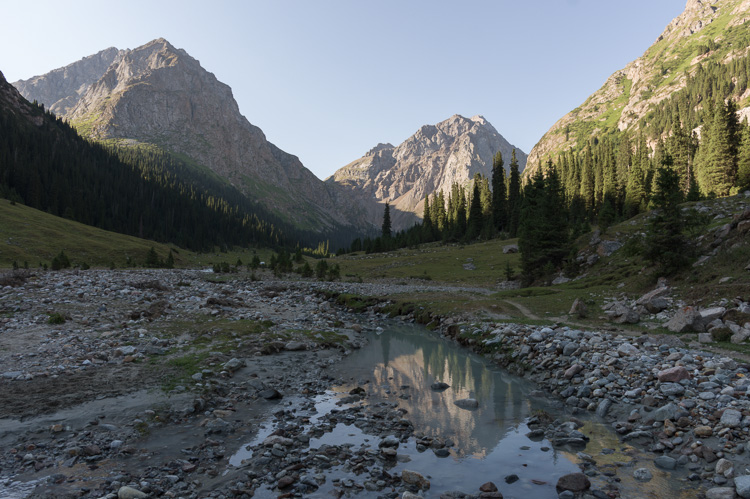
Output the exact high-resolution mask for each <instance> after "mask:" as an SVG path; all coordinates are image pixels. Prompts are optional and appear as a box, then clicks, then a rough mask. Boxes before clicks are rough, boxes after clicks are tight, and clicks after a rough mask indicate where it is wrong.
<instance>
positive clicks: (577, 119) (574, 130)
mask: <svg viewBox="0 0 750 499" xmlns="http://www.w3.org/2000/svg"><path fill="white" fill-rule="evenodd" d="M748 20H750V0H688V1H687V4H686V6H685V10H684V11H683V13H682V14H680V15H679V16H677V17H676V18H675V19H674V20H672V22H671V23H669V25H668V26H667V27H666V28H665V29H664V32H663V33H662V34H661V35H660V36H659V37H658V38H657V39H656V41H655V42H654V43H653V45H651V47H650V48H649V49H648V50H646V52H645V53H644V54H643V55H642V56H641V57H639V58H638V59H636V60H635V61H633V62H631V63H629V64H628V65H627V66H625V67H624V68H623V69H621V70H619V71H616V72H615V73H614V74H612V75H611V76H610V77H609V78H608V79H607V81H606V82H605V83H604V85H603V86H602V87H601V88H600V89H599V90H597V91H596V92H594V93H593V94H592V95H591V96H590V97H588V99H586V101H585V102H584V103H583V104H581V105H580V106H579V107H577V108H576V109H574V110H573V111H571V112H569V113H568V114H566V115H565V116H563V117H562V118H560V119H559V120H558V121H557V122H556V123H555V124H554V125H553V126H552V127H551V128H550V129H549V130H548V131H547V132H546V133H545V134H544V136H542V138H541V139H540V140H539V142H538V143H537V144H536V145H535V146H534V147H533V149H532V150H531V152H530V153H529V168H527V169H526V172H525V176H530V175H532V174H533V173H534V171H535V169H536V167H537V166H538V164H539V162H540V161H541V162H542V163H544V162H545V161H546V160H547V158H548V157H552V159H553V160H554V159H555V157H556V156H557V154H558V153H560V152H562V151H564V150H567V149H571V148H573V149H576V148H578V147H580V146H581V145H582V144H585V143H586V141H587V140H588V138H590V137H592V136H595V135H603V134H605V133H607V132H610V131H613V130H619V131H623V130H630V131H633V130H637V128H638V123H639V122H640V120H641V119H642V118H644V117H645V116H646V115H647V113H648V112H649V110H650V109H651V107H652V106H653V105H654V104H657V103H659V102H661V101H662V100H664V99H666V98H668V97H670V96H671V95H672V94H673V93H675V92H677V91H679V90H681V89H683V88H684V87H685V82H686V76H685V74H686V72H687V73H691V72H693V71H695V69H696V67H697V66H698V64H700V63H705V62H706V61H709V60H710V61H717V62H727V61H729V60H731V59H732V58H734V57H739V56H743V55H745V54H747V53H748V50H750V48H749V47H747V45H746V44H744V43H735V42H734V38H733V39H730V37H736V39H737V41H740V38H741V37H742V36H744V35H743V34H742V33H743V31H744V30H747V29H748V28H747V27H746V26H743V25H744V24H745V23H746V22H747V21H748ZM733 28H738V29H734V30H733ZM732 30H733V32H732V34H731V35H729V34H728V33H729V32H730V31H732ZM712 43H718V45H720V47H719V48H718V49H711V50H709V51H707V52H704V53H701V52H702V51H700V50H698V48H699V46H700V45H710V44H712Z"/></svg>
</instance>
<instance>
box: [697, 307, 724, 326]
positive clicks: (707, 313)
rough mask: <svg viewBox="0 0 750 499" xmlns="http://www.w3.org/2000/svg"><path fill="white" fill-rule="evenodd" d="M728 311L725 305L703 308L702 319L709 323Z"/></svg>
mask: <svg viewBox="0 0 750 499" xmlns="http://www.w3.org/2000/svg"><path fill="white" fill-rule="evenodd" d="M726 311H727V309H726V308H724V307H711V308H706V309H703V310H701V311H700V312H699V315H700V321H701V322H702V323H703V324H708V323H709V322H711V321H713V320H715V319H721V317H722V316H723V315H724V313H725V312H726Z"/></svg>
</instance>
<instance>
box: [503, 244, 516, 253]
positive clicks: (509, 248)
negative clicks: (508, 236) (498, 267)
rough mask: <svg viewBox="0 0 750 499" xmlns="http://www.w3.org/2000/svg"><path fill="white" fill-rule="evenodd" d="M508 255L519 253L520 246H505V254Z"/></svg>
mask: <svg viewBox="0 0 750 499" xmlns="http://www.w3.org/2000/svg"><path fill="white" fill-rule="evenodd" d="M508 253H518V245H517V244H507V245H505V246H503V254H506V255H507V254H508Z"/></svg>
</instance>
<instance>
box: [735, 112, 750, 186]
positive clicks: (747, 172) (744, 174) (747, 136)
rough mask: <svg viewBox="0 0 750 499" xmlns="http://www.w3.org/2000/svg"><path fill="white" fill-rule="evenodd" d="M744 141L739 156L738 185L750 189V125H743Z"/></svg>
mask: <svg viewBox="0 0 750 499" xmlns="http://www.w3.org/2000/svg"><path fill="white" fill-rule="evenodd" d="M741 135H742V142H741V144H740V149H739V154H738V156H737V186H738V187H739V189H740V190H745V189H750V126H748V124H747V122H745V123H744V124H743V126H742V131H741Z"/></svg>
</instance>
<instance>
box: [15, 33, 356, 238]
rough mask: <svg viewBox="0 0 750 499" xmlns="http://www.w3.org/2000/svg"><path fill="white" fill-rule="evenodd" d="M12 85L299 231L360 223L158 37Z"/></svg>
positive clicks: (210, 79)
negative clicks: (186, 167) (190, 168)
mask: <svg viewBox="0 0 750 499" xmlns="http://www.w3.org/2000/svg"><path fill="white" fill-rule="evenodd" d="M110 57H111V61H110V63H109V64H106V62H107V61H108V60H109V58H110ZM105 64H106V67H105ZM102 68H103V69H102ZM97 73H99V74H98V76H97ZM16 86H17V88H19V90H21V92H22V93H23V94H24V96H25V97H26V98H27V99H30V100H33V99H36V100H37V101H39V102H42V103H44V104H45V105H46V106H48V107H50V109H53V110H54V109H57V110H59V111H60V115H62V116H63V117H64V118H65V119H67V120H69V121H70V122H71V123H72V124H73V125H74V126H76V128H77V129H78V130H79V132H80V133H82V134H83V135H86V136H88V137H90V138H93V139H96V140H101V141H114V142H117V143H119V144H120V145H135V144H138V143H145V144H152V145H156V146H158V147H160V148H163V149H165V150H168V151H170V152H172V153H176V154H178V155H180V156H181V157H183V158H188V160H189V161H190V162H192V163H193V164H194V166H195V167H197V168H208V169H210V170H211V171H213V172H214V173H216V174H217V175H218V176H220V177H222V178H224V179H226V181H228V182H229V183H231V184H232V185H234V186H235V187H237V188H238V189H240V190H241V191H242V192H244V193H245V194H246V195H247V196H249V197H251V198H252V199H256V200H258V201H259V202H261V203H262V204H264V205H265V206H267V207H268V208H270V209H272V210H273V211H275V212H277V213H278V214H279V215H280V216H282V217H284V218H286V219H288V220H289V221H291V222H293V223H295V224H296V225H298V226H300V227H303V228H306V229H313V230H315V229H319V230H324V229H328V228H331V227H334V226H337V225H339V226H340V225H349V224H351V223H361V222H362V216H361V210H359V211H358V210H356V209H355V206H356V204H355V203H354V202H353V201H352V200H349V199H348V198H347V196H346V195H345V194H337V193H335V192H332V191H331V188H330V187H329V186H326V185H325V184H324V183H323V182H322V181H321V180H319V179H318V178H317V177H315V175H314V174H313V173H312V172H310V171H309V170H308V169H306V168H305V167H304V166H303V165H302V163H301V162H300V161H299V159H298V158H297V157H296V156H293V155H291V154H288V153H286V152H284V151H282V150H281V149H279V148H277V147H276V146H274V145H273V144H271V143H270V142H268V141H267V140H266V137H265V135H264V134H263V131H262V130H261V129H260V128H258V127H257V126H254V125H252V124H250V123H249V122H248V120H247V119H246V118H245V117H244V116H242V114H240V111H239V107H238V105H237V102H236V101H235V100H234V97H233V95H232V90H231V89H230V88H229V86H227V85H225V84H224V83H221V82H220V81H218V80H217V79H216V77H215V76H214V75H213V74H212V73H210V72H208V71H206V70H205V69H203V68H202V67H201V65H200V63H199V62H198V61H197V60H195V59H194V58H192V57H190V55H188V54H187V52H185V51H184V50H181V49H176V48H175V47H173V46H172V45H171V44H170V43H169V42H167V41H166V40H164V39H158V40H154V41H152V42H150V43H147V44H146V45H143V46H141V47H138V48H136V49H133V50H124V51H117V50H116V49H108V50H106V51H103V52H100V53H99V54H97V55H95V56H91V57H90V58H86V59H83V60H82V61H79V62H78V63H75V64H72V65H70V66H67V67H66V68H62V69H59V70H55V71H53V72H51V73H49V74H47V75H44V76H40V77H36V78H32V79H31V80H27V81H26V82H18V83H17V84H16Z"/></svg>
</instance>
